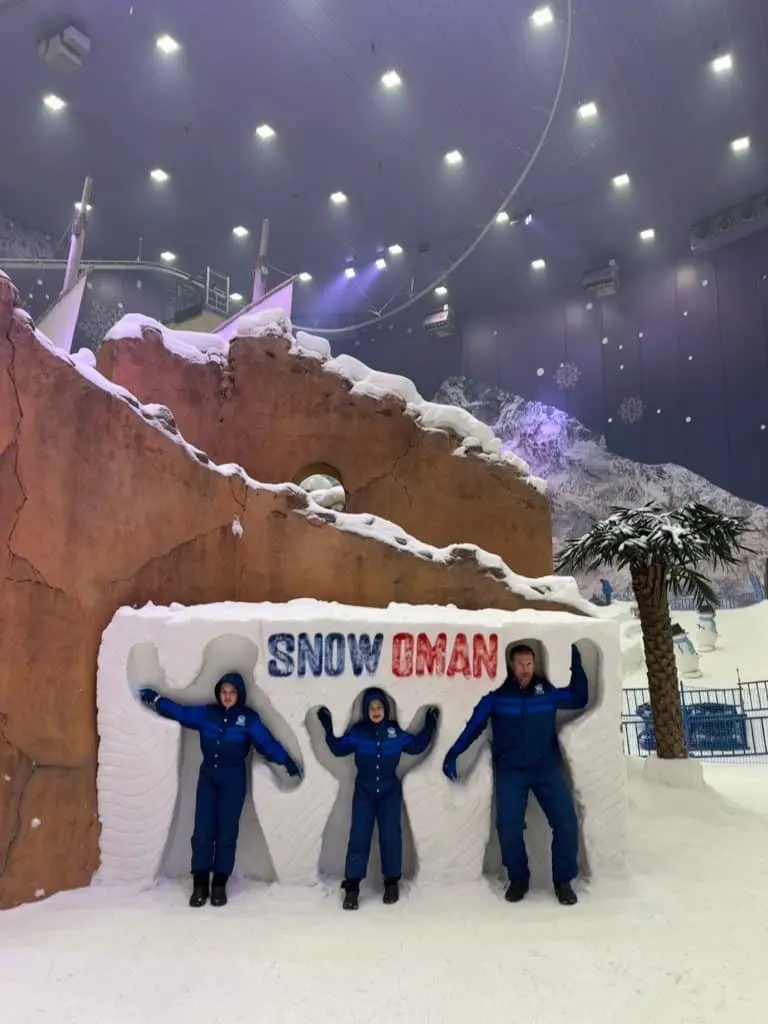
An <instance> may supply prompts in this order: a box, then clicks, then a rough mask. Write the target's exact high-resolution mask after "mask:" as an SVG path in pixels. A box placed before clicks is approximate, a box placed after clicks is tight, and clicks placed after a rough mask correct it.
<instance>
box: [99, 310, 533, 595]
mask: <svg viewBox="0 0 768 1024" xmlns="http://www.w3.org/2000/svg"><path fill="white" fill-rule="evenodd" d="M133 324H134V325H135V324H136V321H135V320H134V321H133ZM135 329H137V330H138V328H135ZM113 334H114V332H113ZM178 337H179V338H182V337H183V332H180V333H179V335H178ZM98 368H99V370H100V371H101V373H103V374H104V376H105V377H107V378H109V379H110V380H112V381H114V382H115V383H117V384H121V385H122V386H123V387H125V388H127V389H128V390H129V391H130V392H131V393H132V394H134V395H136V397H137V398H138V399H139V400H140V401H141V402H158V403H161V404H163V405H167V406H168V407H169V408H170V409H171V411H172V412H173V415H174V418H175V419H176V422H177V423H178V425H179V429H180V430H181V433H182V434H183V436H184V437H185V438H187V440H189V441H191V442H192V443H193V444H196V445H198V446H199V447H200V448H202V449H203V451H205V452H207V453H208V455H210V457H211V458H212V459H213V461H214V462H217V463H228V462H234V463H237V465H240V466H242V467H243V468H244V469H245V471H246V472H247V473H248V474H249V476H252V477H253V478H254V479H255V480H262V481H265V482H270V483H282V482H283V481H286V480H290V481H293V482H294V483H299V482H300V481H301V480H302V479H304V478H305V477H306V476H308V475H309V474H310V472H316V471H321V472H322V471H325V472H328V471H330V472H331V473H332V475H334V476H335V477H336V478H337V479H339V480H340V481H341V483H342V484H343V485H344V489H345V492H346V496H347V502H346V508H347V510H348V511H349V512H363V513H369V514H372V515H377V516H381V517H382V518H384V519H389V520H391V521H392V522H394V523H397V524H398V525H399V526H401V527H402V528H403V529H404V530H406V531H407V532H408V533H410V534H412V535H413V536H415V537H419V538H420V539H421V540H424V541H427V542H428V543H429V544H434V545H435V546H436V547H443V546H444V545H448V544H457V543H472V544H477V545H478V546H479V547H481V548H483V549H484V550H486V551H493V552H494V553H495V554H497V555H499V556H500V557H501V558H502V559H503V560H504V562H506V564H507V565H508V566H509V567H510V568H511V569H513V570H514V571H515V572H517V573H520V574H521V575H523V576H543V575H546V574H547V573H551V572H552V529H551V522H550V513H549V504H548V501H547V498H546V497H545V496H544V495H543V494H541V493H539V491H537V490H536V489H535V488H534V487H532V486H531V485H530V484H528V483H527V482H526V481H525V479H524V478H523V477H522V476H521V474H520V472H519V471H518V470H517V469H515V467H514V465H513V464H512V463H510V462H506V461H503V460H501V459H489V458H487V457H486V456H485V455H483V454H482V453H480V452H473V451H468V452H467V453H466V454H462V455H461V456H457V455H456V454H455V453H456V451H457V449H458V448H459V446H460V444H461V441H462V439H461V438H459V437H457V436H456V435H455V434H450V433H447V432H442V431H434V430H425V429H424V428H423V427H421V426H420V425H419V423H418V421H417V420H416V419H415V418H414V417H413V416H410V415H408V414H407V412H406V404H405V402H404V401H403V400H402V399H401V398H398V397H397V396H395V395H388V396H385V397H382V398H374V397H370V396H368V395H364V394H363V395H361V394H354V393H352V383H351V382H350V381H349V380H346V379H344V378H343V377H341V376H339V375H338V374H335V373H329V372H326V371H325V370H324V369H323V366H322V363H321V361H319V360H318V359H316V358H309V357H308V356H302V355H301V354H298V353H296V352H294V351H291V346H290V344H289V342H288V341H286V340H285V339H284V338H281V337H276V336H272V337H266V338H260V339H259V341H258V344H255V343H254V339H253V338H236V339H234V340H233V341H232V343H231V344H230V348H229V355H228V358H226V359H224V360H223V361H222V360H211V361H207V362H206V361H202V360H200V361H195V362H192V361H189V360H187V359H185V358H183V357H182V356H179V355H176V354H174V353H172V352H170V351H168V349H167V348H166V347H165V346H164V345H163V342H162V340H161V336H160V334H159V333H158V332H157V331H156V330H153V329H152V328H149V329H147V328H146V327H145V328H144V329H143V338H139V339H120V340H109V341H107V342H106V343H105V344H104V345H103V346H102V348H101V349H100V351H99V355H98Z"/></svg>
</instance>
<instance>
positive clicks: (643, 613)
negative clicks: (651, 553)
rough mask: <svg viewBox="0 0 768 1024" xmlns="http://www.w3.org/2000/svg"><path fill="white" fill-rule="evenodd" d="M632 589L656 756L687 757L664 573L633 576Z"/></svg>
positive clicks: (653, 568)
mask: <svg viewBox="0 0 768 1024" xmlns="http://www.w3.org/2000/svg"><path fill="white" fill-rule="evenodd" d="M632 589H633V590H634V593H635V597H636V599H637V610H638V613H639V615H640V626H641V628H642V632H643V648H644V650H645V665H646V668H647V670H648V689H649V691H650V694H651V711H652V712H653V728H654V732H655V733H656V753H657V754H658V756H659V757H660V758H667V759H671V758H683V757H687V756H688V751H687V749H686V744H685V730H684V729H683V712H682V708H681V707H680V691H679V690H678V685H677V665H676V664H675V648H674V644H673V642H672V622H671V619H670V615H669V601H668V599H667V591H666V581H665V579H664V574H663V572H662V570H661V569H659V568H658V567H656V566H651V567H650V568H649V569H646V570H644V571H643V572H633V573H632Z"/></svg>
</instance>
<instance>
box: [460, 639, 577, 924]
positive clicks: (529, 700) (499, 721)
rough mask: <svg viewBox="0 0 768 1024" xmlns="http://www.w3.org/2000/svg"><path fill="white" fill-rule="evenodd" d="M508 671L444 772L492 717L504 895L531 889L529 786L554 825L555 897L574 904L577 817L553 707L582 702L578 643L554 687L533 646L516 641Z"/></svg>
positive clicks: (519, 895) (514, 898)
mask: <svg viewBox="0 0 768 1024" xmlns="http://www.w3.org/2000/svg"><path fill="white" fill-rule="evenodd" d="M508 668H509V674H508V675H507V678H506V680H505V682H504V683H503V685H502V686H500V687H499V689H498V690H493V691H492V692H491V693H488V694H486V695H485V697H483V699H482V700H481V701H480V703H479V704H478V705H477V707H476V708H475V710H474V711H473V712H472V717H471V718H470V720H469V721H468V722H467V725H466V727H465V728H464V731H463V732H462V734H461V735H460V736H459V738H458V739H457V740H456V742H455V743H454V744H453V746H452V747H451V748H450V750H449V751H448V753H447V754H446V755H445V760H444V762H443V772H444V774H445V775H446V776H447V777H448V778H449V779H451V780H455V779H457V778H458V774H457V768H456V759H457V758H458V757H459V756H460V755H461V754H463V753H464V751H465V750H467V748H468V747H469V746H470V745H471V744H472V743H474V741H475V740H476V739H478V737H479V736H480V734H481V733H482V732H483V730H484V729H485V727H486V725H487V724H488V722H489V721H490V723H491V755H492V759H493V771H494V777H495V782H496V828H497V831H498V834H499V843H500V845H501V859H502V862H503V864H504V867H505V868H506V869H507V873H508V875H509V887H508V889H507V892H506V899H507V900H508V901H509V902H510V903H517V902H519V901H520V900H521V899H523V897H524V896H525V894H526V893H527V892H528V881H529V871H528V856H527V854H526V850H525V839H524V837H523V832H524V829H525V810H526V807H527V805H528V793H529V791H532V792H533V794H534V796H535V797H536V799H537V800H538V802H539V804H540V806H541V809H542V810H543V811H544V814H545V815H546V818H547V821H548V822H549V825H550V827H551V829H552V881H553V883H554V887H555V893H556V895H557V898H558V900H559V901H560V902H561V903H562V904H564V905H571V904H574V903H576V902H577V897H576V893H575V892H574V891H573V887H572V886H571V882H572V881H573V879H574V878H576V876H577V875H578V873H579V865H578V860H579V823H578V819H577V817H576V808H575V807H574V802H573V795H572V793H571V790H570V788H569V786H568V783H567V781H566V778H565V772H564V770H563V762H562V755H561V752H560V744H559V743H558V740H557V729H556V721H557V712H558V711H559V710H565V709H578V708H583V707H586V704H587V701H588V699H589V693H588V684H587V677H586V675H585V673H584V669H583V667H582V664H581V656H580V654H579V651H578V649H577V648H576V647H575V646H573V647H572V648H571V681H570V684H569V685H568V686H566V687H560V688H559V687H556V686H553V685H552V683H550V681H549V680H548V679H545V678H544V677H543V676H540V675H537V674H536V671H535V668H536V666H535V657H534V653H533V651H532V650H531V648H530V647H526V646H525V645H524V644H520V645H518V646H516V647H514V648H513V649H512V650H511V651H510V654H509V658H508Z"/></svg>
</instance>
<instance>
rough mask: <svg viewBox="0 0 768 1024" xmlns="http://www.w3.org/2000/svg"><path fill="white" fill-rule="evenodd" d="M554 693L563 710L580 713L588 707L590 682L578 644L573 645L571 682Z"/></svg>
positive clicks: (558, 705) (556, 701) (558, 704)
mask: <svg viewBox="0 0 768 1024" xmlns="http://www.w3.org/2000/svg"><path fill="white" fill-rule="evenodd" d="M554 693H555V703H556V704H557V707H558V708H562V709H563V710H566V709H572V710H574V711H578V710H579V709H580V708H585V707H586V706H587V702H588V701H589V682H588V680H587V674H586V672H585V671H584V666H583V665H582V663H581V654H580V653H579V649H578V647H577V646H576V644H572V645H571V681H570V683H569V684H568V685H567V686H561V687H557V688H556V689H555V691H554Z"/></svg>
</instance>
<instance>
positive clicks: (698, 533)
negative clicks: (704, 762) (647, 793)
mask: <svg viewBox="0 0 768 1024" xmlns="http://www.w3.org/2000/svg"><path fill="white" fill-rule="evenodd" d="M611 512H612V514H611V515H610V516H609V517H608V518H607V519H604V520H603V521H602V522H599V523H596V524H595V525H594V526H593V527H592V529H591V530H590V531H589V533H585V534H584V536H583V537H580V538H578V539H577V540H569V541H568V542H567V543H566V545H565V548H564V549H563V551H562V552H561V553H560V555H559V557H558V559H557V569H558V571H566V572H571V573H577V572H596V571H597V570H598V569H600V568H601V567H603V566H608V567H609V568H615V569H629V574H630V577H631V580H632V590H633V591H634V594H635V599H636V601H637V609H638V613H639V616H640V626H641V629H642V633H643V647H644V649H645V664H646V667H647V670H648V689H649V691H650V695H651V711H652V713H653V724H654V731H655V733H656V751H657V754H658V756H659V757H663V758H681V757H687V750H686V743H685V731H684V729H683V715H682V709H681V707H680V694H679V691H678V681H677V668H676V665H675V651H674V646H673V642H672V621H671V618H670V614H669V593H670V591H671V592H672V593H673V594H675V595H679V594H691V595H693V597H694V598H695V600H696V601H697V603H698V604H699V605H701V604H704V603H708V604H711V605H715V604H716V603H717V598H716V596H715V593H714V591H713V589H712V587H711V585H710V583H709V581H708V580H707V579H706V577H705V576H704V575H703V574H702V572H701V571H700V569H699V567H700V566H702V565H705V564H709V565H711V566H712V567H713V568H718V567H726V566H733V565H736V564H737V563H738V561H739V558H738V556H739V555H741V554H746V553H750V549H749V548H747V547H745V546H744V545H743V544H742V538H743V536H744V534H745V533H747V532H748V531H749V529H750V527H749V525H748V523H747V521H746V519H744V518H742V517H740V516H726V515H723V514H722V513H720V512H716V511H715V510H714V509H711V508H708V507H707V506H706V505H700V504H698V503H696V502H691V503H690V504H687V505H683V507H682V508H680V509H676V510H674V511H671V512H670V511H666V510H665V509H663V508H661V507H660V506H658V505H654V504H648V505H644V506H642V507H641V508H635V509H632V508H614V509H612V510H611Z"/></svg>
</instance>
